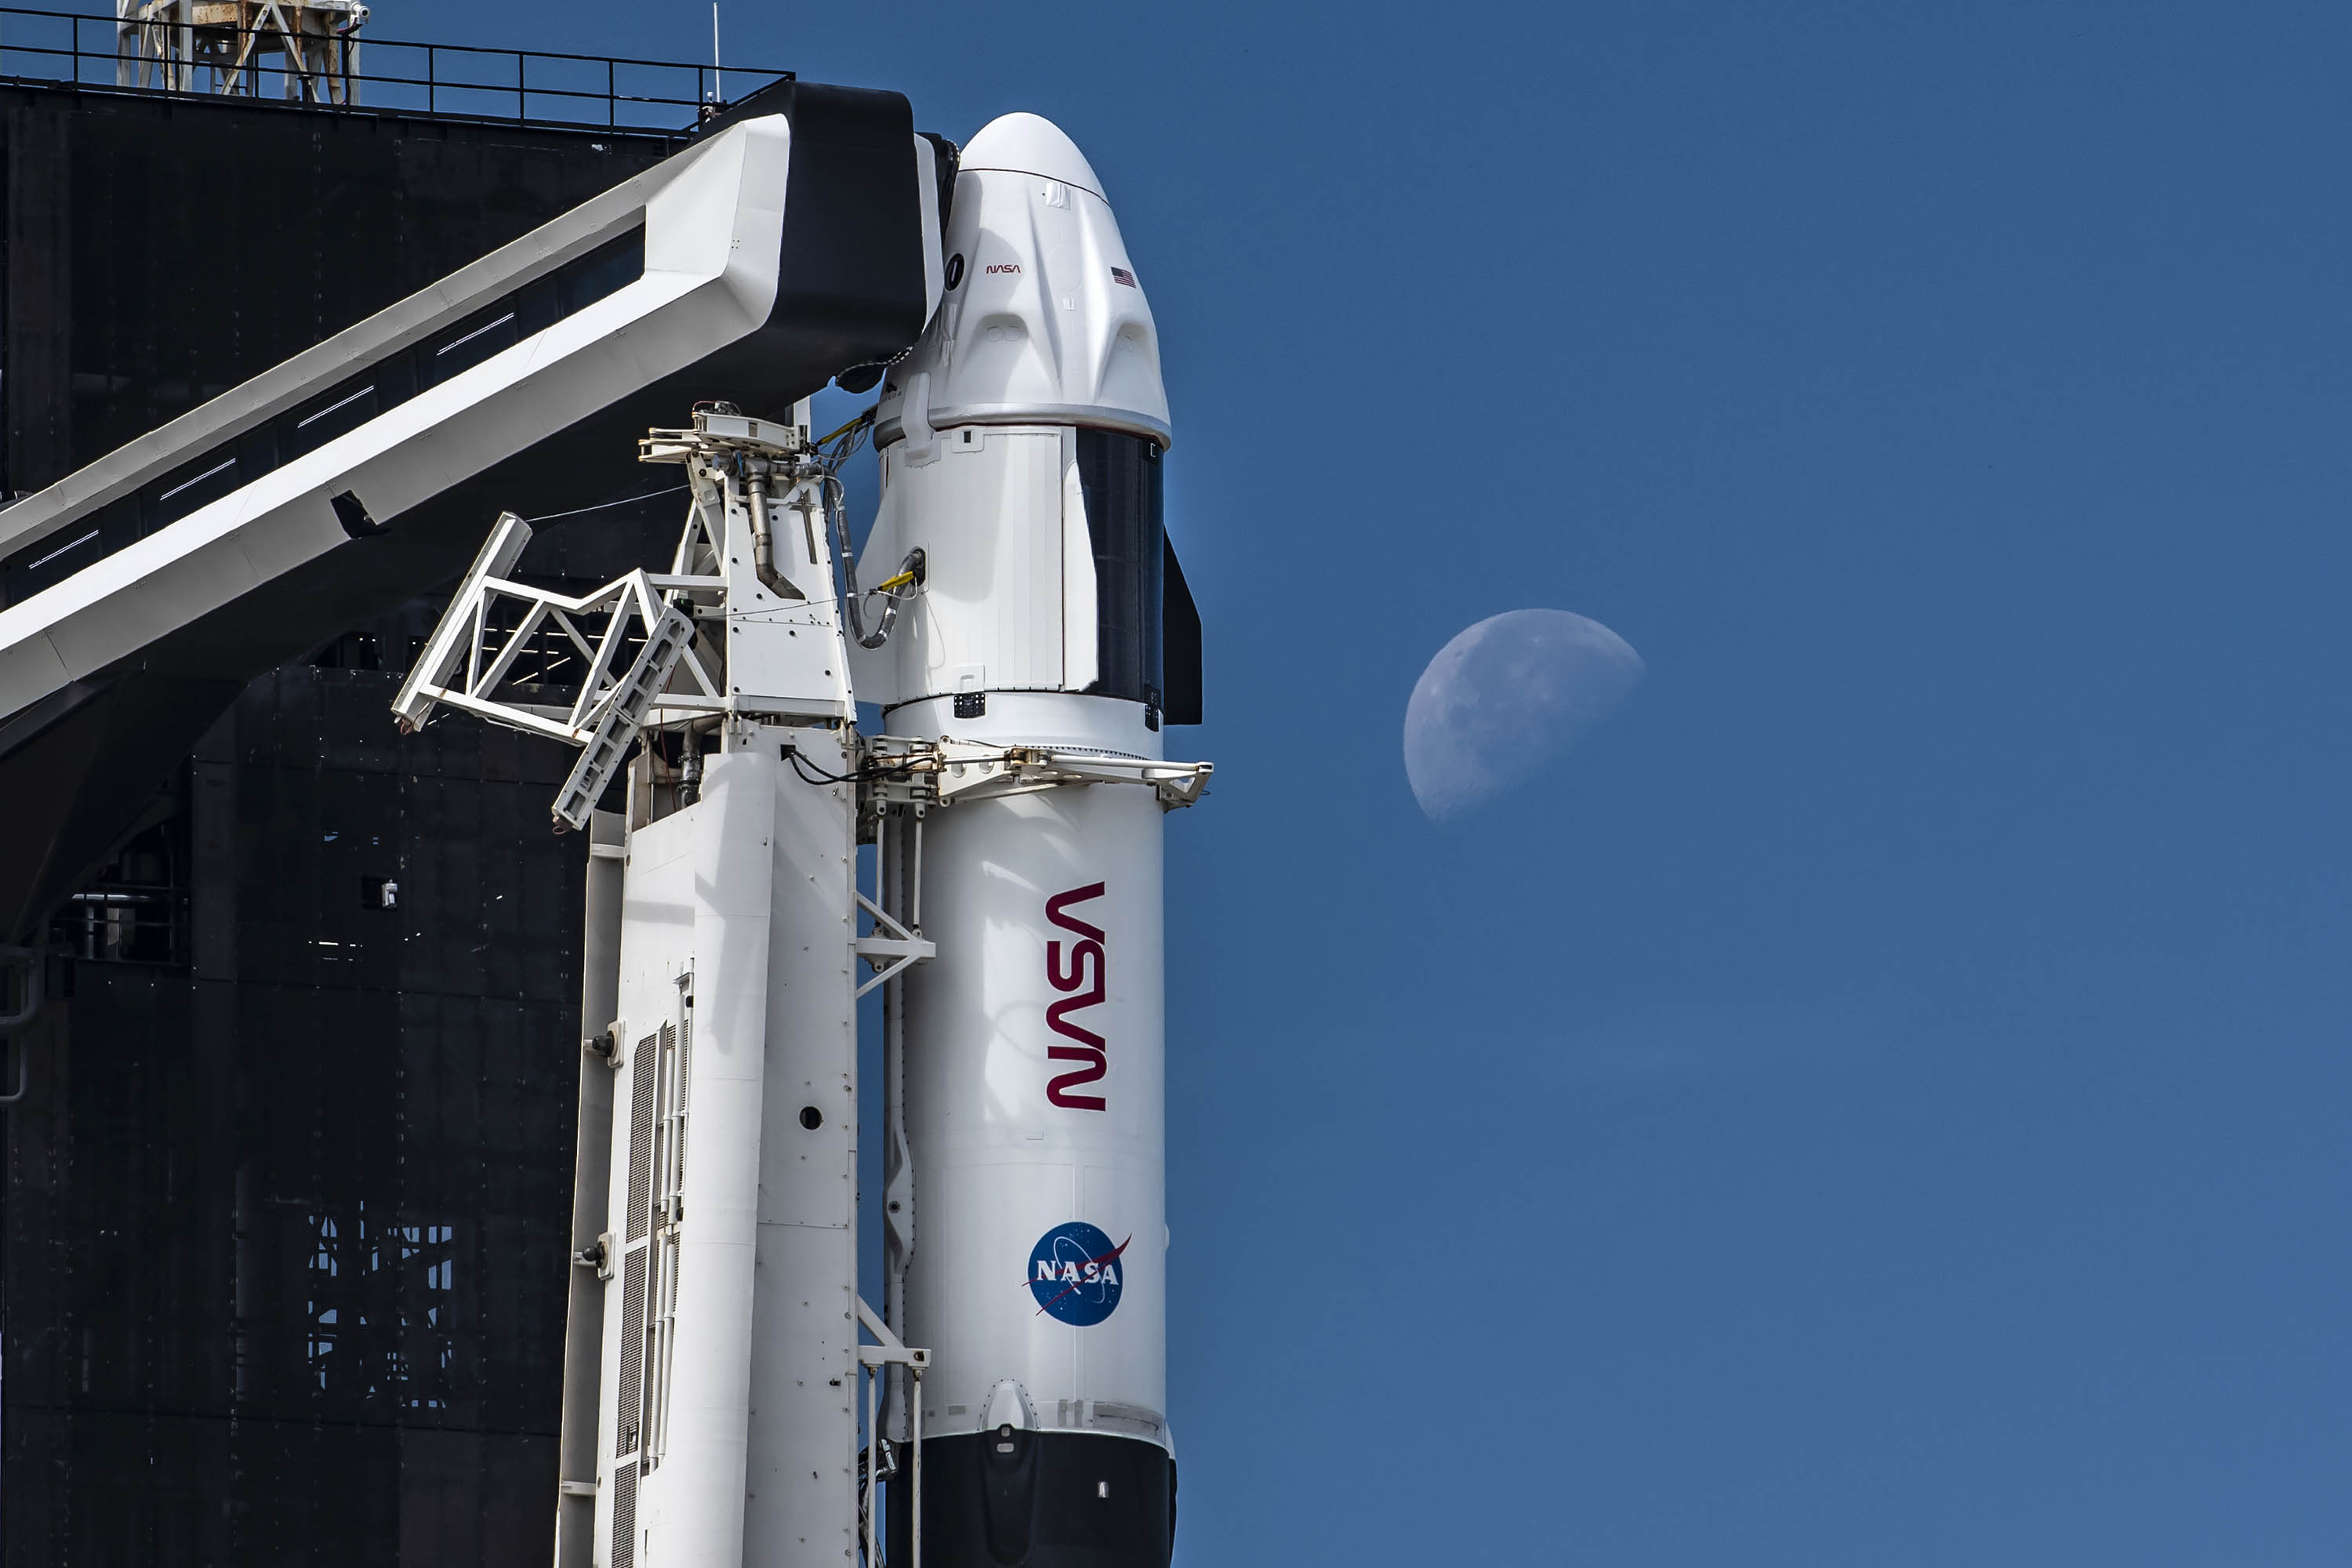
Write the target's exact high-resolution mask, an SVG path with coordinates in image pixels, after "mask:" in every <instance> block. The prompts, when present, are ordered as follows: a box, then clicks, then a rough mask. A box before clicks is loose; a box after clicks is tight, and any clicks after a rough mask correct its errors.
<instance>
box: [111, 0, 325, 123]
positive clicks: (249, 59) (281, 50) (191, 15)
mask: <svg viewBox="0 0 2352 1568" xmlns="http://www.w3.org/2000/svg"><path fill="white" fill-rule="evenodd" d="M114 15H115V23H114V33H115V50H114V52H115V65H114V79H115V85H116V86H118V87H155V88H162V89H165V90H167V91H173V92H212V93H218V94H220V95H222V96H224V97H230V98H258V97H260V96H262V87H263V82H264V79H265V77H266V76H268V75H269V74H272V73H274V74H275V75H277V76H278V79H279V80H280V82H281V84H282V86H281V93H282V96H284V97H285V98H287V99H289V100H298V101H303V102H310V103H341V104H349V103H353V102H356V101H357V97H358V95H357V78H358V75H359V68H360V40H359V31H360V28H361V27H362V26H364V25H365V24H366V22H367V18H368V8H367V7H366V6H365V5H362V4H360V0H114ZM199 72H208V73H210V74H209V75H208V76H205V77H204V78H202V79H200V78H199V75H198V73H199Z"/></svg>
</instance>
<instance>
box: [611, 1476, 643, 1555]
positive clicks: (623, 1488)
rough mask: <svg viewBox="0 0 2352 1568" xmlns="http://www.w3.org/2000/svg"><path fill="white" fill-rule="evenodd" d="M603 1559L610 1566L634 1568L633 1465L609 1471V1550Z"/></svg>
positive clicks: (634, 1480) (635, 1491) (635, 1540)
mask: <svg viewBox="0 0 2352 1568" xmlns="http://www.w3.org/2000/svg"><path fill="white" fill-rule="evenodd" d="M605 1561H606V1562H608V1563H611V1564H612V1568H636V1561H637V1467H636V1466H635V1465H624V1466H622V1467H621V1468H619V1469H617V1470H614V1472H613V1550H612V1551H611V1552H608V1553H607V1554H606V1557H605Z"/></svg>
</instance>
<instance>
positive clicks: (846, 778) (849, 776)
mask: <svg viewBox="0 0 2352 1568" xmlns="http://www.w3.org/2000/svg"><path fill="white" fill-rule="evenodd" d="M783 755H784V761H786V762H788V763H792V764H793V772H794V773H798V774H800V775H801V782H802V783H803V784H856V783H858V782H859V781H861V780H862V779H864V778H865V777H866V773H865V770H864V769H863V768H860V769H859V770H858V771H857V772H856V773H826V772H825V771H824V769H823V768H819V767H817V765H816V764H815V763H807V765H806V766H803V762H804V760H805V759H803V757H802V756H801V749H800V748H799V747H798V746H793V745H787V746H785V747H784V748H783ZM811 769H814V770H815V776H814V777H811V776H810V770H811Z"/></svg>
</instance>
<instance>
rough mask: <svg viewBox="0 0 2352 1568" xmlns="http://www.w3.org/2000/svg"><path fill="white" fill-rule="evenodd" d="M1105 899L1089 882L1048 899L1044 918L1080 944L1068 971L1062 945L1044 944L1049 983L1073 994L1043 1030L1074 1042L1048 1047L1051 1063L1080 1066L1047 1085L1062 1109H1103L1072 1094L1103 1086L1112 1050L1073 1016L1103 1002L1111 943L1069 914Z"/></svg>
mask: <svg viewBox="0 0 2352 1568" xmlns="http://www.w3.org/2000/svg"><path fill="white" fill-rule="evenodd" d="M1102 894H1103V885H1102V884H1101V883H1100V882H1090V883H1088V884H1087V886H1085V887H1083V888H1072V889H1070V890H1069V891H1068V892H1066V893H1056V894H1055V895H1054V896H1053V897H1052V898H1050V899H1047V900H1045V919H1046V921H1048V922H1049V923H1051V924H1053V925H1056V926H1059V927H1061V928H1062V929H1063V930H1064V931H1068V932H1069V933H1070V934H1071V935H1073V936H1075V937H1077V938H1078V939H1079V940H1078V941H1076V942H1072V943H1071V944H1070V962H1069V967H1068V968H1066V969H1065V968H1064V967H1063V965H1062V944H1061V943H1060V942H1047V943H1046V944H1045V982H1046V984H1049V985H1051V986H1053V988H1054V989H1055V990H1056V991H1063V992H1072V993H1075V994H1072V995H1066V996H1064V997H1063V998H1062V999H1061V1000H1060V1001H1059V1002H1056V1003H1055V1004H1054V1005H1052V1006H1050V1007H1048V1008H1046V1009H1045V1026H1046V1027H1047V1028H1049V1029H1051V1030H1053V1031H1054V1033H1055V1034H1057V1035H1059V1036H1061V1037H1062V1039H1063V1040H1066V1041H1070V1042H1073V1043H1071V1044H1068V1045H1065V1044H1062V1043H1061V1042H1059V1041H1056V1042H1055V1043H1054V1044H1052V1045H1049V1046H1047V1047H1045V1058H1046V1059H1047V1060H1048V1061H1057V1062H1076V1063H1079V1064H1080V1065H1079V1066H1078V1067H1076V1068H1072V1069H1071V1070H1070V1071H1068V1072H1066V1073H1063V1074H1062V1075H1060V1076H1059V1077H1058V1078H1055V1079H1054V1080H1053V1081H1052V1082H1051V1083H1048V1084H1047V1085H1046V1086H1045V1100H1046V1103H1048V1104H1050V1105H1056V1106H1059V1107H1060V1108H1061V1109H1063V1110H1101V1109H1103V1097H1102V1096H1101V1095H1099V1094H1076V1093H1073V1092H1072V1091H1073V1090H1075V1089H1077V1088H1078V1087H1079V1086H1081V1085H1083V1084H1089V1083H1097V1082H1099V1081H1100V1080H1101V1079H1102V1077H1103V1075H1104V1074H1105V1073H1107V1072H1108V1071H1109V1070H1110V1063H1109V1059H1108V1058H1107V1057H1105V1056H1104V1054H1103V1053H1104V1050H1105V1049H1106V1047H1108V1041H1106V1040H1105V1039H1104V1038H1103V1037H1101V1036H1100V1035H1097V1034H1096V1033H1095V1032H1094V1031H1093V1030H1092V1029H1089V1028H1087V1026H1085V1025H1084V1024H1080V1023H1077V1022H1076V1021H1074V1020H1073V1019H1072V1018H1071V1017H1070V1015H1071V1014H1072V1013H1075V1012H1076V1011H1078V1010H1079V1009H1081V1008H1086V1007H1092V1006H1094V1005H1096V1004H1097V1003H1099V1002H1100V1001H1102V999H1103V963H1104V959H1103V943H1104V942H1105V941H1106V940H1107V939H1106V938H1105V937H1104V935H1103V930H1102V927H1100V926H1095V925H1088V924H1087V922H1086V921H1082V920H1080V919H1078V917H1077V916H1076V915H1074V914H1072V913H1070V912H1069V910H1070V906H1071V905H1072V904H1083V903H1086V902H1087V901H1088V900H1093V899H1099V898H1101V897H1102Z"/></svg>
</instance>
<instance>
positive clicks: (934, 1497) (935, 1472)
mask: <svg viewBox="0 0 2352 1568" xmlns="http://www.w3.org/2000/svg"><path fill="white" fill-rule="evenodd" d="M900 1462H901V1464H902V1465H903V1464H904V1463H905V1461H904V1460H903V1459H902V1460H901V1461H900ZM885 1503H886V1508H887V1512H888V1515H889V1521H890V1552H889V1558H890V1560H891V1561H893V1562H902V1561H905V1560H907V1559H908V1557H911V1555H912V1552H910V1551H909V1550H908V1539H909V1531H910V1529H911V1524H912V1520H911V1517H910V1516H911V1513H912V1505H913V1498H912V1494H911V1492H909V1491H908V1489H906V1488H905V1487H903V1486H895V1485H894V1486H890V1487H888V1488H887V1497H886V1500H885ZM1175 1542H1176V1461H1175V1460H1174V1459H1173V1458H1170V1456H1169V1454H1168V1451H1167V1450H1166V1449H1165V1448H1162V1447H1160V1446H1159V1445H1158V1444H1156V1443H1146V1442H1142V1441H1140V1440H1139V1439H1136V1438H1132V1437H1108V1436H1101V1435H1098V1434H1096V1433H1092V1432H1024V1431H1016V1430H1013V1429H1012V1428H1009V1427H1008V1428H1004V1429H1002V1430H1001V1431H999V1432H995V1433H980V1434H976V1435H975V1434H966V1435H964V1436H955V1437H932V1438H927V1439H925V1441H924V1443H923V1561H924V1562H925V1563H929V1564H932V1565H934V1568H1167V1565H1168V1561H1169V1557H1170V1555H1171V1552H1173V1551H1174V1548H1175Z"/></svg>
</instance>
